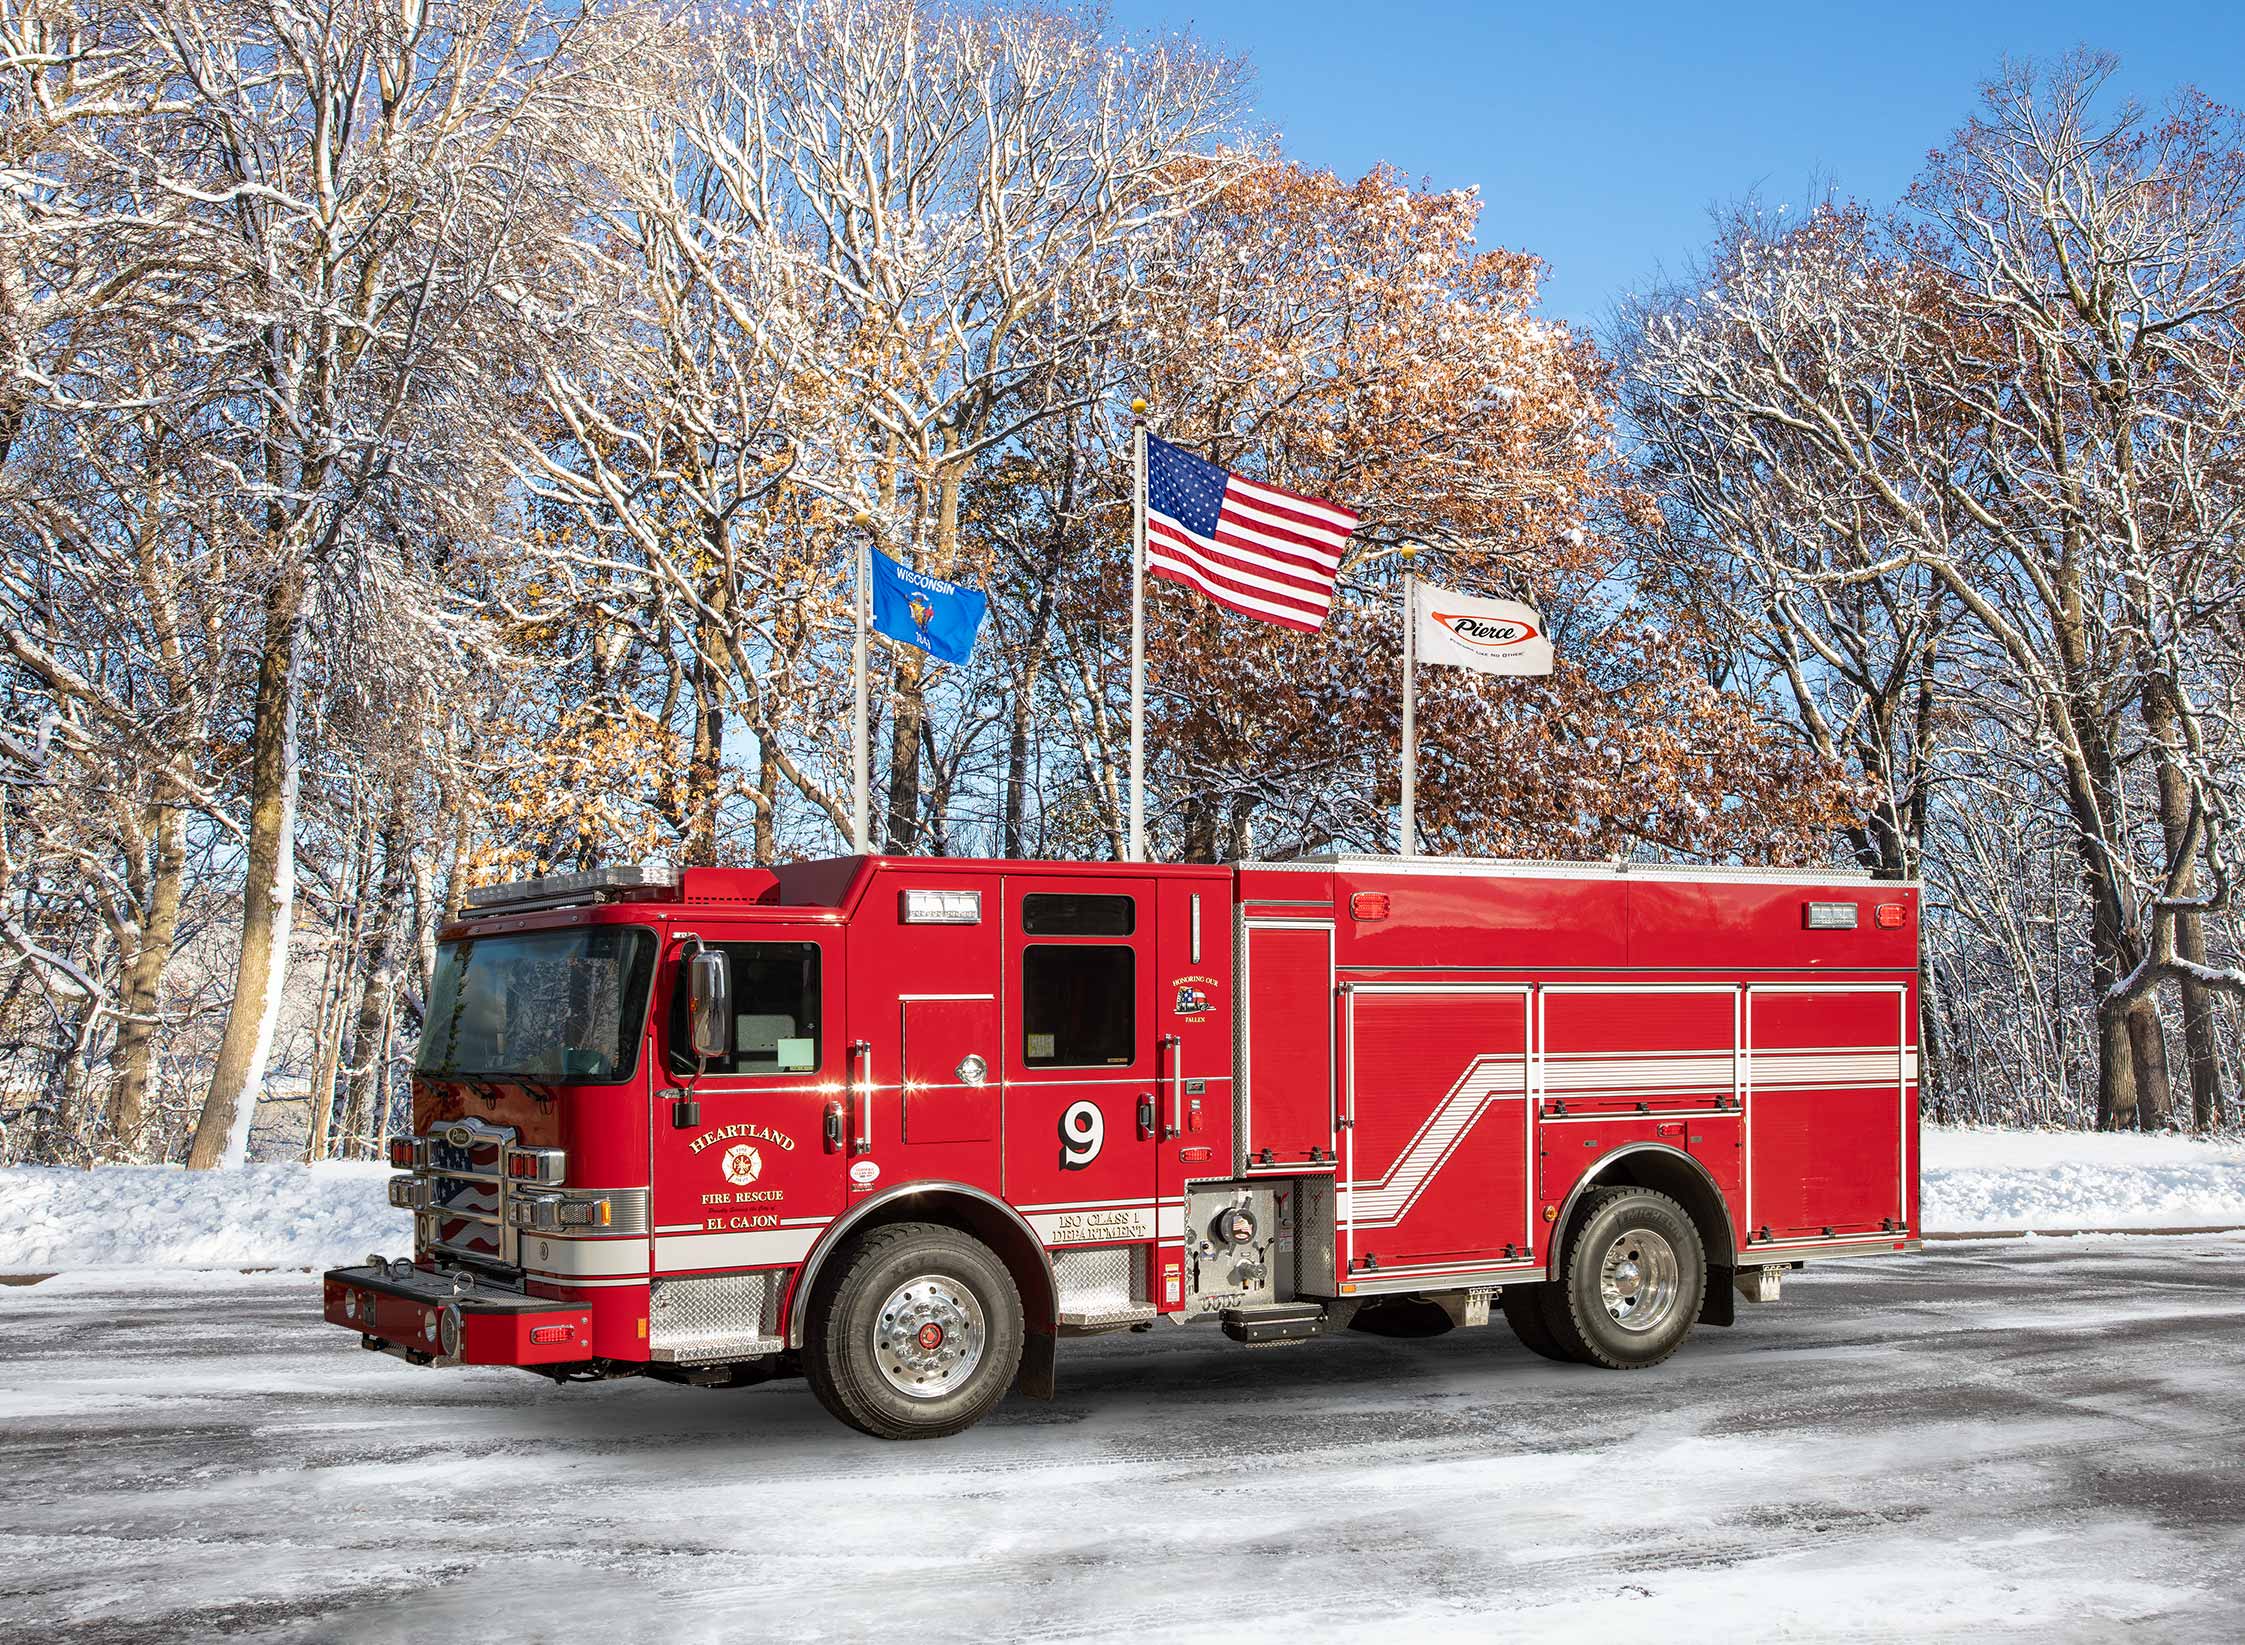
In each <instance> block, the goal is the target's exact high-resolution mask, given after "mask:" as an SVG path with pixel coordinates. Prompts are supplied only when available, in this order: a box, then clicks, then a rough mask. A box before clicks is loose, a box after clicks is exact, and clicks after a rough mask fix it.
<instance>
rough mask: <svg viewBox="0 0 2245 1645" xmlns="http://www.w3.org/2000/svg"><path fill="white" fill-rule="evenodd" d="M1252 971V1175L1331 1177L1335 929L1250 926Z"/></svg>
mask: <svg viewBox="0 0 2245 1645" xmlns="http://www.w3.org/2000/svg"><path fill="white" fill-rule="evenodd" d="M1246 970H1247V974H1246V975H1245V976H1244V977H1242V978H1241V979H1240V987H1241V990H1242V992H1243V994H1244V995H1245V997H1246V1000H1247V1033H1246V1035H1245V1042H1246V1043H1245V1044H1244V1045H1243V1046H1242V1048H1241V1049H1242V1051H1243V1053H1244V1055H1243V1059H1242V1066H1241V1068H1240V1070H1239V1077H1240V1080H1241V1084H1242V1087H1243V1091H1244V1095H1243V1096H1242V1098H1241V1103H1240V1106H1241V1109H1242V1111H1243V1113H1244V1115H1245V1118H1246V1124H1245V1125H1244V1126H1243V1127H1242V1129H1241V1133H1240V1144H1241V1147H1242V1148H1243V1150H1244V1151H1245V1155H1246V1170H1247V1171H1248V1172H1249V1173H1250V1174H1254V1173H1257V1172H1270V1173H1278V1172H1287V1173H1291V1174H1295V1175H1299V1174H1300V1173H1301V1171H1302V1170H1303V1168H1304V1167H1305V1166H1307V1167H1309V1168H1311V1169H1314V1170H1331V1169H1332V1168H1333V1165H1334V1148H1333V1137H1334V1124H1333V1028H1334V1000H1333V927H1332V926H1331V925H1330V924H1328V923H1326V922H1325V921H1322V920H1249V921H1248V922H1247V956H1246Z"/></svg>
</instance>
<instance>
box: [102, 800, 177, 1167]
mask: <svg viewBox="0 0 2245 1645" xmlns="http://www.w3.org/2000/svg"><path fill="white" fill-rule="evenodd" d="M150 809H151V810H153V811H154V813H155V818H154V821H155V835H156V860H155V867H154V871H153V872H152V873H151V874H150V876H149V880H148V902H147V906H146V907H145V908H144V909H143V910H142V913H141V925H140V940H139V945H138V946H137V947H135V948H134V950H133V959H132V965H131V966H130V967H129V968H128V969H127V970H126V972H125V988H124V999H123V1000H122V1002H121V1004H122V1006H123V1009H124V1020H123V1022H122V1023H120V1024H119V1026H118V1029H117V1046H116V1050H115V1051H114V1052H113V1053H112V1055H113V1057H114V1061H115V1077H114V1079H113V1080H112V1082H111V1084H110V1088H109V1129H110V1132H111V1134H112V1135H114V1136H115V1137H116V1139H117V1140H118V1142H119V1143H120V1144H121V1145H122V1146H123V1147H124V1150H125V1153H126V1156H127V1157H128V1158H134V1157H137V1156H138V1155H139V1153H140V1130H141V1127H142V1126H143V1125H145V1124H146V1123H147V1115H148V1090H149V1087H150V1085H152V1084H153V1083H154V1079H155V1068H156V1014H157V1012H158V1011H159V1010H160V1009H162V1006H163V997H164V971H165V968H166V967H167V966H169V965H170V964H171V947H172V939H173V938H174V937H175V936H176V935H177V934H178V931H179V904H180V895H181V891H182V889H183V887H184V886H185V883H186V874H185V870H186V865H187V814H186V812H184V811H183V810H181V809H180V808H179V807H178V806H176V805H165V804H162V803H160V802H159V803H158V804H156V805H154V806H152V807H151V808H150Z"/></svg>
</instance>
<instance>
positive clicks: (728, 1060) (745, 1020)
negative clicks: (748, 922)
mask: <svg viewBox="0 0 2245 1645" xmlns="http://www.w3.org/2000/svg"><path fill="white" fill-rule="evenodd" d="M710 946H711V947H713V948H719V949H722V950H723V951H724V953H725V956H726V959H727V960H728V962H729V968H730V970H731V972H732V981H733V1049H732V1053H731V1055H729V1056H726V1057H720V1058H715V1059H712V1060H711V1061H710V1063H709V1064H708V1066H707V1069H706V1072H708V1073H710V1074H744V1075H759V1074H761V1075H772V1074H815V1073H817V1072H818V1070H819V1067H820V1065H821V1062H822V1061H823V1055H824V1034H823V1032H822V1028H821V1025H822V1023H823V1022H824V1020H825V1008H824V1006H825V1002H824V986H823V977H822V975H821V970H822V968H821V964H820V954H819V945H818V944H817V943H815V942H721V943H712V944H711V945H710ZM670 1067H671V1071H672V1072H673V1073H677V1074H691V1073H692V1072H693V1071H694V1053H693V1051H692V1049H691V1042H690V1040H689V1039H688V1037H687V1032H686V990H685V989H684V988H682V987H680V988H673V989H672V990H671V999H670Z"/></svg>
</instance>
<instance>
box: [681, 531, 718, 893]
mask: <svg viewBox="0 0 2245 1645" xmlns="http://www.w3.org/2000/svg"><path fill="white" fill-rule="evenodd" d="M724 532H725V527H724V525H723V524H722V522H714V521H713V522H712V523H711V524H710V526H709V529H708V533H707V535H708V537H709V539H710V553H711V557H712V561H713V563H715V564H717V565H719V566H720V567H721V566H722V565H723V564H724V560H723V551H724ZM706 598H707V600H708V602H709V604H711V605H712V606H714V607H716V608H717V610H718V611H719V612H720V613H723V612H724V610H725V609H726V604H727V602H726V596H725V585H724V583H723V581H722V579H720V580H718V581H717V582H715V583H714V584H712V586H711V587H710V588H709V590H708V591H707V594H706ZM717 628H718V623H717V621H716V620H715V619H712V618H708V617H703V618H700V619H698V620H697V621H696V622H695V623H694V625H693V634H694V669H693V691H694V744H693V752H692V754H691V755H690V756H689V757H688V759H687V762H686V815H685V818H684V822H685V836H686V838H685V852H686V860H687V862H689V863H701V864H714V863H715V862H716V861H717V810H718V801H719V798H720V794H719V790H720V788H721V787H722V786H723V783H724V777H725V667H724V661H723V658H724V655H725V644H726V642H725V637H724V635H723V634H721V633H719V632H716V630H717Z"/></svg>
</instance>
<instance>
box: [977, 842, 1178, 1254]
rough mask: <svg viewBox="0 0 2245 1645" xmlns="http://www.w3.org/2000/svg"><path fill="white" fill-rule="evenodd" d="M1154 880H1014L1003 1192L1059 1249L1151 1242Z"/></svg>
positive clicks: (1008, 898) (1010, 879)
mask: <svg viewBox="0 0 2245 1645" xmlns="http://www.w3.org/2000/svg"><path fill="white" fill-rule="evenodd" d="M1154 883H1155V882H1154V880H1153V878H1152V877H1151V876H1147V877H1144V878H1139V877H1135V876H1121V875H1115V876H1110V875H1105V874H1100V875H1081V876H1075V875H1043V874H1035V875H1031V874H1018V875H1008V876H1007V877H1006V884H1005V905H1006V907H1005V918H1006V923H1005V1023H1006V1032H1005V1053H1004V1055H1005V1063H1004V1071H1005V1104H1006V1125H1005V1150H1006V1151H1005V1188H1006V1197H1007V1198H1008V1199H1009V1200H1011V1201H1012V1202H1013V1203H1014V1204H1015V1205H1016V1206H1018V1207H1019V1208H1020V1209H1021V1210H1022V1212H1023V1213H1024V1214H1025V1215H1027V1216H1028V1218H1029V1221H1030V1223H1031V1225H1032V1226H1033V1227H1035V1228H1036V1230H1037V1231H1038V1233H1039V1234H1040V1235H1041V1236H1042V1237H1043V1238H1044V1240H1045V1243H1046V1244H1048V1245H1096V1244H1107V1243H1117V1242H1122V1241H1136V1240H1146V1239H1151V1238H1153V1237H1154V1230H1155V1215H1154V1191H1155V1170H1156V1152H1155V1150H1156V1146H1157V1140H1158V1137H1159V1126H1160V1121H1159V1118H1158V1117H1157V1111H1156V1086H1157V1074H1158V1072H1159V1069H1158V1061H1159V1056H1158V1050H1159V1046H1158V1036H1157V1033H1156V1025H1157V1023H1158V1022H1159V1020H1160V1018H1159V1016H1158V1013H1157V1012H1156V1010H1155V1008H1154V1000H1155V992H1156V988H1157V979H1156V977H1155V947H1154V922H1155V900H1154Z"/></svg>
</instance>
